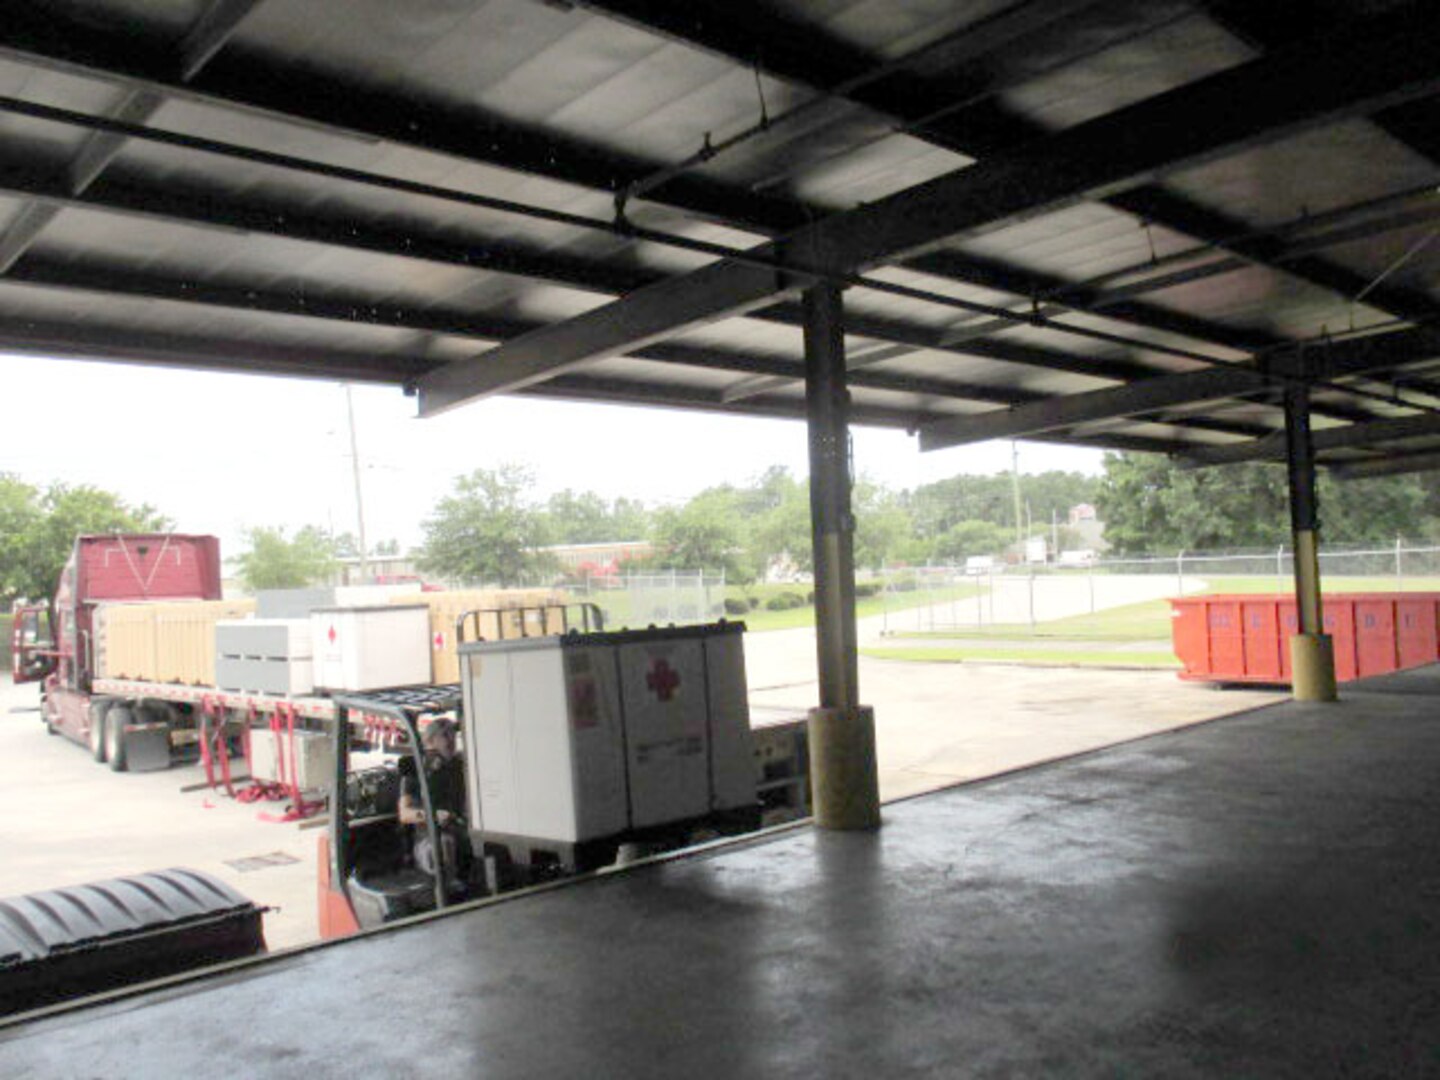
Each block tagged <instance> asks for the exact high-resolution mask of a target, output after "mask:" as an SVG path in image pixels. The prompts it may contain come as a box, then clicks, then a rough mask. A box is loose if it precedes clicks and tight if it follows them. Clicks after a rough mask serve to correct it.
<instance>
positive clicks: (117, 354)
mask: <svg viewBox="0 0 1440 1080" xmlns="http://www.w3.org/2000/svg"><path fill="white" fill-rule="evenodd" d="M0 352H7V353H17V354H20V355H25V356H39V357H43V358H45V359H52V360H102V361H105V362H107V363H121V364H138V365H142V366H147V367H148V366H155V367H171V368H182V369H188V370H196V371H228V372H236V373H241V374H254V373H256V372H259V373H262V374H267V375H293V376H300V377H304V378H313V379H341V380H344V381H347V382H373V383H389V384H392V385H400V386H403V385H405V384H407V383H408V382H410V381H411V380H413V378H414V377H415V376H416V375H419V374H420V373H422V372H423V371H425V370H426V369H427V368H429V367H433V366H434V364H433V362H430V363H425V362H419V361H415V360H413V359H412V358H410V357H404V356H396V355H393V354H391V355H385V354H381V353H378V352H375V351H373V350H369V351H365V352H357V351H353V350H346V349H333V348H327V347H324V346H319V347H317V346H313V345H304V346H291V345H273V344H267V343H263V342H256V341H253V340H238V341H237V340H231V339H225V338H216V337H207V336H203V335H188V334H177V333H173V332H169V331H167V332H164V333H157V332H154V331H147V330H135V329H133V328H123V329H117V328H115V327H91V326H80V325H77V324H75V323H74V322H73V321H46V322H42V321H39V320H36V319H24V320H21V319H4V320H0Z"/></svg>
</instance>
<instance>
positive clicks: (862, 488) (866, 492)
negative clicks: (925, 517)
mask: <svg viewBox="0 0 1440 1080" xmlns="http://www.w3.org/2000/svg"><path fill="white" fill-rule="evenodd" d="M850 505H851V509H852V512H853V513H854V515H855V565H856V566H857V567H859V566H865V567H869V568H871V569H873V570H878V569H880V568H881V567H882V566H884V565H885V564H886V563H887V562H893V561H896V560H899V561H904V562H909V561H912V560H915V559H917V558H919V559H922V560H923V558H924V554H923V550H922V549H920V548H917V547H916V546H915V545H914V544H913V543H912V538H913V536H914V532H915V522H914V519H913V518H912V517H911V515H910V511H909V510H908V509H907V508H906V506H905V504H904V502H903V500H902V499H901V498H900V497H899V496H898V495H896V494H895V493H894V492H892V491H890V490H888V489H886V488H884V487H882V486H881V485H879V484H874V483H871V482H870V481H867V480H860V481H858V482H857V483H856V484H855V488H854V490H853V491H852V492H851V495H850Z"/></svg>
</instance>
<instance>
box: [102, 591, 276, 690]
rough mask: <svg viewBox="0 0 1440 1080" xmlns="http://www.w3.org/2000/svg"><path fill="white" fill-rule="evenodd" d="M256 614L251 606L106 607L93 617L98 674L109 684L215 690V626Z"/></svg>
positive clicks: (174, 604)
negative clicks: (176, 685) (128, 681)
mask: <svg viewBox="0 0 1440 1080" xmlns="http://www.w3.org/2000/svg"><path fill="white" fill-rule="evenodd" d="M254 611H255V601H254V600H167V601H163V602H160V603H149V604H147V603H138V604H105V605H102V606H101V607H100V608H98V609H97V611H96V618H95V665H96V673H97V674H99V675H101V676H102V677H104V678H109V679H143V680H147V681H151V682H169V683H185V684H188V685H193V686H214V685H215V623H216V621H217V620H220V619H240V618H244V617H245V616H246V615H250V614H252V613H253V612H254Z"/></svg>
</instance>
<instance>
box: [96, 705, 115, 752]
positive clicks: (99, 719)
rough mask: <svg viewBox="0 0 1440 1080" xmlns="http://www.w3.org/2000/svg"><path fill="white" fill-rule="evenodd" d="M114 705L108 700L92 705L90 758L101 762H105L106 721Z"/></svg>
mask: <svg viewBox="0 0 1440 1080" xmlns="http://www.w3.org/2000/svg"><path fill="white" fill-rule="evenodd" d="M114 705H115V702H114V701H112V700H110V699H108V698H105V699H102V700H100V701H92V702H91V703H90V756H91V757H93V758H94V759H95V760H96V761H99V762H104V760H105V720H106V717H107V716H108V715H109V713H110V709H111V708H112V707H113V706H114Z"/></svg>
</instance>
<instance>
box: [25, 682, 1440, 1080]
mask: <svg viewBox="0 0 1440 1080" xmlns="http://www.w3.org/2000/svg"><path fill="white" fill-rule="evenodd" d="M1437 773H1440V670H1437V669H1434V668H1431V669H1427V670H1425V671H1421V672H1412V673H1407V674H1405V675H1400V676H1393V677H1390V678H1387V679H1383V680H1378V681H1375V682H1372V683H1371V684H1369V685H1360V686H1351V687H1347V688H1346V689H1345V700H1344V702H1342V703H1341V704H1339V705H1325V706H1321V705H1316V706H1301V705H1297V704H1293V703H1287V704H1282V705H1278V706H1274V707H1270V708H1264V709H1258V710H1255V711H1253V712H1249V713H1243V714H1240V715H1238V716H1233V717H1228V718H1225V719H1220V720H1216V721H1213V722H1210V723H1206V724H1200V725H1196V726H1193V727H1189V728H1186V729H1184V730H1180V731H1175V732H1170V733H1165V734H1160V735H1155V736H1151V737H1148V738H1144V739H1140V740H1138V741H1135V742H1131V743H1128V744H1125V745H1121V746H1117V747H1112V748H1109V749H1105V750H1099V751H1095V752H1092V753H1087V754H1084V755H1081V756H1078V757H1075V758H1071V759H1068V760H1063V761H1058V762H1052V763H1050V764H1046V765H1041V766H1037V767H1034V768H1030V769H1025V770H1022V771H1019V772H1015V773H1012V774H1009V775H1006V776H1001V777H997V778H994V779H990V780H985V781H980V782H977V783H972V784H967V785H963V786H959V787H954V788H950V789H946V790H944V791H941V792H938V793H934V794H929V795H923V796H919V797H917V798H914V799H910V800H906V801H902V802H899V803H895V804H892V805H889V806H887V807H886V809H885V826H884V828H883V829H882V830H880V831H879V832H878V833H860V834H838V833H829V834H821V833H817V832H815V831H813V830H811V829H809V828H799V829H796V830H793V831H791V832H788V833H786V834H784V835H781V836H779V837H776V838H771V839H768V840H762V841H751V842H747V843H744V844H741V845H738V846H734V847H728V848H723V849H714V850H711V851H709V852H706V853H704V854H702V855H699V856H691V857H686V858H679V859H674V860H671V861H667V862H661V863H657V864H651V865H640V866H638V867H634V868H631V869H629V870H626V871H622V872H618V873H612V874H609V875H606V876H603V877H601V878H598V879H596V880H591V881H586V882H580V883H576V884H571V885H567V886H563V887H559V888H555V889H553V890H551V891H548V892H546V893H543V894H541V895H536V896H527V897H517V898H513V899H509V900H503V901H501V902H498V903H494V904H491V905H489V906H485V907H482V908H479V909H476V910H472V911H465V912H461V913H458V914H452V915H448V916H443V917H440V918H436V919H433V920H430V921H427V922H424V923H421V924H418V925H411V926H406V927H400V928H395V929H392V930H389V931H387V932H384V933H381V934H377V935H373V936H371V937H369V938H367V939H365V940H361V941H356V942H351V943H347V944H342V945H339V946H335V947H330V948H322V949H316V950H312V951H309V952H304V953H299V954H294V955H291V956H288V957H285V958H282V959H280V960H278V961H276V962H273V963H270V964H264V965H260V966H257V967H254V968H251V969H249V970H246V971H243V972H237V973H231V974H229V975H226V976H222V977H219V978H211V979H206V980H199V981H195V982H192V983H189V984H187V985H184V986H181V987H175V988H172V989H170V990H168V991H165V992H164V993H162V994H161V995H159V996H156V997H152V998H149V999H142V1000H143V1003H142V1001H137V1000H131V1001H122V1002H119V1003H115V1004H112V1005H108V1006H102V1007H99V1008H95V1009H90V1010H86V1011H82V1012H76V1013H70V1014H67V1015H64V1016H61V1017H58V1018H55V1019H51V1020H46V1021H41V1022H38V1023H33V1024H30V1025H25V1026H20V1027H11V1028H7V1029H0V1075H4V1076H68V1075H85V1076H140V1075H144V1076H181V1075H186V1074H199V1073H200V1072H201V1070H207V1069H210V1068H213V1067H215V1065H216V1063H217V1062H231V1063H238V1062H243V1063H244V1068H245V1071H246V1072H247V1073H248V1074H250V1075H255V1076H305V1077H307V1078H310V1080H318V1078H320V1077H332V1076H334V1077H339V1076H347V1077H348V1076H356V1075H392V1076H472V1075H474V1076H478V1075H484V1076H500V1077H520V1076H526V1077H530V1076H578V1075H586V1076H597V1077H608V1076H616V1077H620V1076H625V1077H637V1076H638V1077H648V1076H654V1077H674V1076H677V1075H689V1076H695V1077H725V1076H763V1077H790V1076H793V1077H812V1076H837V1077H838V1076H865V1077H897V1076H937V1075H938V1076H950V1075H959V1076H964V1075H974V1076H1006V1077H1010V1076H1015V1077H1018V1076H1038V1075H1056V1076H1105V1077H1114V1076H1167V1077H1174V1076H1207V1077H1208V1076H1264V1077H1278V1076H1296V1077H1300V1076H1304V1077H1312V1076H1332V1075H1345V1076H1377V1077H1378V1076H1387V1077H1398V1076H1423V1075H1434V1074H1436V1073H1437V1072H1440V784H1437V782H1436V776H1437Z"/></svg>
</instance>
